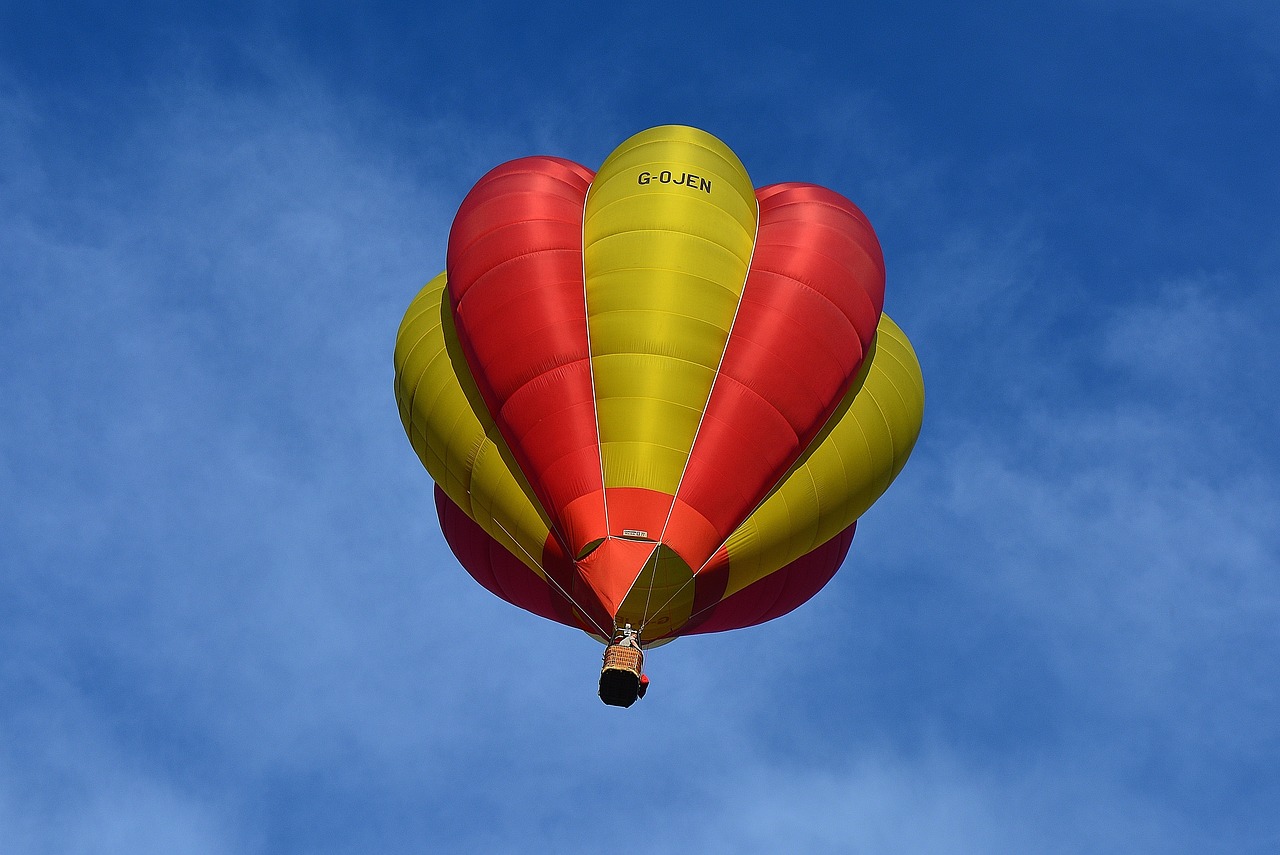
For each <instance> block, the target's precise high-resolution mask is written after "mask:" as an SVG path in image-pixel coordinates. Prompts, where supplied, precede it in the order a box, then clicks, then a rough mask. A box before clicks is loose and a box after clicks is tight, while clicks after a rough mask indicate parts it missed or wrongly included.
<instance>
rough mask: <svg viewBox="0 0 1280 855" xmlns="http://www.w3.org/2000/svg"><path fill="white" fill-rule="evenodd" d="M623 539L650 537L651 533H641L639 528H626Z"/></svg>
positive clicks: (623, 531)
mask: <svg viewBox="0 0 1280 855" xmlns="http://www.w3.org/2000/svg"><path fill="white" fill-rule="evenodd" d="M622 536H623V537H648V536H649V532H647V531H641V530H640V529H638V528H624V529H623V530H622Z"/></svg>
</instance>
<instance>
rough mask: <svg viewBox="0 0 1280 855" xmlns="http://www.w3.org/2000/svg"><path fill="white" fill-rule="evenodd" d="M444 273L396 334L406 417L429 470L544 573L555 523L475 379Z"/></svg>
mask: <svg viewBox="0 0 1280 855" xmlns="http://www.w3.org/2000/svg"><path fill="white" fill-rule="evenodd" d="M445 281H446V280H445V274H443V273H441V274H440V275H439V276H437V277H436V278H435V279H432V280H431V281H430V282H429V283H427V285H426V287H425V288H423V289H422V290H421V291H420V292H419V293H418V296H417V297H416V298H414V300H413V302H412V303H411V304H410V305H409V310H408V311H407V312H406V313H405V316H404V320H403V321H402V322H401V324H400V331H399V334H398V335H397V336H396V348H395V368H396V376H395V390H396V403H397V404H398V405H399V407H400V420H401V422H402V423H403V424H404V428H405V433H406V434H408V436H409V441H410V443H411V444H412V445H413V449H414V451H416V452H417V453H418V458H419V459H420V460H421V461H422V465H423V466H425V467H426V469H427V472H428V473H430V475H431V477H432V478H433V479H434V480H435V482H436V483H437V484H439V485H440V487H441V488H442V489H443V490H444V491H445V493H446V495H448V496H449V498H450V499H452V500H453V502H454V503H455V504H457V505H458V507H460V508H462V510H463V512H465V513H466V514H467V516H469V517H471V519H473V520H475V521H476V522H477V523H479V525H480V527H481V528H483V529H484V530H485V531H486V532H488V533H489V534H490V535H491V536H492V537H493V538H494V539H496V540H497V541H498V542H499V543H501V544H502V545H503V546H504V547H505V548H506V549H507V551H509V552H510V553H512V554H513V555H515V556H517V557H518V558H519V559H520V560H521V561H523V562H524V563H525V564H527V565H528V566H529V567H530V568H532V569H533V570H534V571H535V572H536V573H538V575H539V576H543V578H545V574H544V573H543V572H542V568H541V567H540V566H539V562H540V561H541V559H542V548H543V545H544V544H545V543H546V539H547V534H548V532H549V531H550V530H551V523H550V520H549V519H548V518H547V517H546V515H545V514H543V513H542V512H541V510H540V508H539V506H538V504H537V502H536V501H535V500H534V499H533V492H532V490H530V489H529V486H528V483H527V482H526V481H525V479H524V477H523V476H522V475H519V474H518V473H519V471H520V470H519V467H517V466H516V464H515V462H514V460H513V459H512V458H511V453H510V451H509V450H508V449H507V447H506V443H505V442H503V440H502V437H501V435H500V434H499V433H498V429H497V427H496V426H495V425H494V423H493V419H492V418H490V416H489V414H488V411H487V410H486V409H485V408H484V404H483V402H482V401H481V398H480V393H479V391H477V389H476V387H475V382H474V381H473V380H472V379H471V372H470V371H469V370H468V369H467V366H466V362H465V359H464V357H463V355H462V349H461V346H460V345H459V343H458V339H457V334H456V332H455V331H454V328H453V318H452V314H451V312H450V308H449V299H448V297H447V295H446V294H445Z"/></svg>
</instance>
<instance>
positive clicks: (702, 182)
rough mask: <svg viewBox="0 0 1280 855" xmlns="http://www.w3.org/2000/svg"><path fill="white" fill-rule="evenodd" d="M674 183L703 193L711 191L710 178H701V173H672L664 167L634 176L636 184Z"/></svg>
mask: <svg viewBox="0 0 1280 855" xmlns="http://www.w3.org/2000/svg"><path fill="white" fill-rule="evenodd" d="M655 181H656V182H657V183H659V184H676V185H678V186H681V187H688V188H689V189H690V190H701V191H702V192H703V193H710V192H711V179H710V178H703V177H702V176H701V175H694V174H693V173H692V172H681V173H680V174H679V175H674V174H672V172H671V170H670V169H664V170H662V171H661V172H656V173H655V172H641V173H640V174H639V175H638V176H636V183H637V184H652V183H654V182H655Z"/></svg>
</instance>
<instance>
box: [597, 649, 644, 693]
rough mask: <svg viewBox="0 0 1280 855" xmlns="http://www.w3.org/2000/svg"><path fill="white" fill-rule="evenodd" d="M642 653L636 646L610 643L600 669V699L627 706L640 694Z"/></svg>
mask: <svg viewBox="0 0 1280 855" xmlns="http://www.w3.org/2000/svg"><path fill="white" fill-rule="evenodd" d="M643 665H644V653H642V652H641V651H640V648H638V647H631V646H626V647H624V646H622V645H621V644H610V645H609V646H608V647H606V648H605V650H604V667H602V668H601V669H600V700H602V701H604V702H605V703H606V704H608V705H609V706H612V707H629V706H631V705H632V704H634V703H635V702H636V698H638V697H639V696H640V669H641V667H642V666H643Z"/></svg>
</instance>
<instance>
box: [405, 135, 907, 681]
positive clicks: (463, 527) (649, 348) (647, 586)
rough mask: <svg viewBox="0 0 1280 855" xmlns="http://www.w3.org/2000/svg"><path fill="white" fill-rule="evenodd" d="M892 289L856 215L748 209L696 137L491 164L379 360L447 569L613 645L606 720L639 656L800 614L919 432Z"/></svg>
mask: <svg viewBox="0 0 1280 855" xmlns="http://www.w3.org/2000/svg"><path fill="white" fill-rule="evenodd" d="M884 279H885V274H884V260H883V257H882V254H881V250H880V245H879V242H878V241H877V239H876V236H875V233H874V232H873V231H872V228H871V225H870V223H869V222H868V220H867V218H866V216H865V215H864V214H863V213H862V211H860V210H859V209H858V208H857V207H855V206H854V205H853V204H852V203H851V202H849V201H848V200H847V199H845V198H844V197H843V196H841V195H840V194H838V193H835V192H833V191H831V190H828V189H825V188H822V187H818V186H815V185H812V184H803V183H786V184H774V185H771V186H767V187H762V188H760V189H758V190H757V189H755V188H754V187H753V185H752V183H751V181H750V179H749V177H748V176H747V172H746V170H745V168H744V167H743V165H742V163H741V162H740V161H739V160H738V158H737V156H736V155H734V153H733V152H732V151H731V150H730V149H729V148H728V147H727V146H726V145H725V144H724V143H722V142H721V141H720V140H718V139H716V138H715V137H714V136H712V135H710V134H708V133H706V132H704V131H700V130H697V129H695V128H690V127H685V126H674V125H669V126H662V127H657V128H652V129H650V130H647V131H643V132H641V133H639V134H636V135H635V136H633V137H631V138H630V139H628V140H626V141H625V142H623V143H622V144H621V145H620V146H618V148H617V149H615V150H614V151H613V153H612V154H610V155H609V157H608V158H606V160H605V161H604V163H603V164H602V165H601V167H600V169H599V171H598V172H596V173H594V174H593V173H592V172H591V171H590V170H589V169H587V168H585V167H583V166H580V165H579V164H577V163H573V162H571V161H569V160H565V159H562V158H556V157H526V158H521V159H518V160H513V161H510V162H508V163H504V164H502V165H501V166H498V167H496V168H495V169H493V170H492V171H490V172H489V173H488V174H486V175H485V176H484V177H482V178H481V179H480V181H479V182H478V183H477V184H476V185H475V186H474V187H473V188H472V190H471V191H470V192H469V193H468V194H467V196H466V198H465V199H464V200H463V202H462V205H461V207H460V209H459V211H458V214H457V217H456V218H455V219H454V221H453V227H452V229H451V231H450V233H449V243H448V253H447V259H446V269H445V272H443V273H441V274H440V275H438V276H436V277H435V278H434V279H432V280H431V281H430V282H429V283H427V285H426V287H424V288H423V289H422V290H421V292H420V293H419V294H418V295H417V297H416V298H414V300H413V301H412V303H411V304H410V306H409V308H408V311H407V312H406V313H405V316H404V320H403V322H402V324H401V326H400V330H399V334H398V336H397V339H396V346H395V392H396V400H397V402H398V404H399V409H400V417H401V420H402V422H403V424H404V428H405V431H406V433H407V434H408V437H409V440H410V443H411V444H412V446H413V448H414V450H415V451H416V452H417V454H418V457H419V459H420V460H421V462H422V464H423V466H425V467H426V469H427V471H428V473H430V475H431V477H432V478H433V479H434V480H435V483H436V489H435V505H436V512H437V515H438V517H439V521H440V526H441V529H442V531H443V533H444V537H445V539H446V541H447V542H448V544H449V546H450V547H451V549H452V550H453V553H454V555H455V556H456V557H457V559H458V561H459V562H460V563H461V564H462V566H463V567H464V568H466V570H467V571H468V572H469V573H470V574H471V575H472V576H473V577H474V578H475V579H476V581H478V582H479V583H480V584H481V585H483V586H484V587H485V588H487V589H488V590H489V591H491V592H492V593H494V594H496V595H497V596H499V597H501V598H503V599H504V600H507V601H508V602H510V603H513V604H514V605H516V606H519V607H521V608H523V609H526V610H528V611H530V612H532V613H534V614H537V615H541V616H542V617H545V618H548V619H550V620H553V621H558V622H560V623H563V624H567V625H568V626H572V627H576V628H578V629H581V630H584V631H585V632H587V633H588V634H590V635H592V636H594V637H596V638H597V639H599V640H600V641H602V642H603V643H605V644H606V645H608V647H607V649H606V652H605V668H604V671H603V675H602V681H601V696H602V698H604V699H605V701H606V702H607V703H611V704H616V705H621V706H627V705H629V704H630V702H632V701H634V699H635V696H636V694H637V693H638V692H639V691H640V690H641V689H642V688H643V685H647V683H645V684H643V685H642V684H641V682H640V678H641V676H642V674H641V672H642V662H643V652H642V651H643V650H644V649H648V648H650V647H652V646H654V645H656V644H659V643H662V642H665V641H668V640H670V639H673V638H675V637H677V636H680V635H689V634H693V633H705V632H718V631H722V630H728V629H735V628H739V627H746V626H751V625H754V624H758V623H761V622H763V621H767V620H772V619H773V618H776V617H779V616H781V615H784V614H786V613H788V612H790V611H792V610H793V609H795V608H796V607H798V606H799V605H801V604H802V603H804V602H805V601H806V600H808V599H809V598H810V597H812V596H813V595H814V594H815V593H817V592H818V591H819V590H820V589H821V588H822V587H823V586H824V585H825V584H826V583H827V582H828V581H829V580H830V579H831V577H832V576H833V575H834V573H835V572H836V570H837V569H838V568H839V566H840V564H841V562H842V561H843V560H844V558H845V556H846V554H847V553H848V550H849V546H850V543H851V542H852V539H853V533H854V528H855V525H856V522H857V520H858V518H859V517H860V516H861V515H862V514H863V512H865V511H866V510H867V509H868V508H869V507H870V506H871V504H872V503H873V502H874V501H875V500H876V499H877V498H879V496H880V495H881V494H882V493H884V491H885V490H886V489H887V488H888V486H889V484H890V483H891V482H892V481H893V479H894V478H895V477H896V476H897V474H898V473H899V471H901V469H902V467H903V465H904V464H905V463H906V460H907V456H908V455H909V454H910V452H911V449H912V446H913V445H914V444H915V441H916V438H917V436H918V434H919V431H920V424H921V418H922V415H923V409H924V384H923V379H922V377H921V373H920V366H919V363H918V362H917V360H916V356H915V353H914V351H913V350H912V347H911V344H910V342H909V341H908V340H907V338H906V336H905V335H904V334H903V332H902V330H901V329H899V328H898V326H897V325H896V324H894V322H893V321H892V320H890V319H889V317H888V316H887V315H885V314H883V313H882V309H883V302H884ZM619 677H620V678H621V682H620V683H619V682H618V681H617V680H616V679H615V678H619ZM606 683H608V684H609V685H608V686H606ZM606 689H608V691H606Z"/></svg>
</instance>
